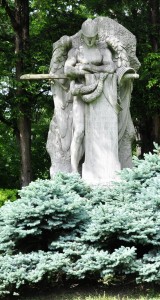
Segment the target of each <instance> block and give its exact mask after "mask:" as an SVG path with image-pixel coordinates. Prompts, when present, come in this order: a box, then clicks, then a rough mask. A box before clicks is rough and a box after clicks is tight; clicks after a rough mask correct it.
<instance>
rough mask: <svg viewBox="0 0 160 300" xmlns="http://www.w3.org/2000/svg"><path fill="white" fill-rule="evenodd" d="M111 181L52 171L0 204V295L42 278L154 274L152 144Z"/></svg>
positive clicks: (155, 277) (155, 173)
mask: <svg viewBox="0 0 160 300" xmlns="http://www.w3.org/2000/svg"><path fill="white" fill-rule="evenodd" d="M155 147H156V149H155V152H154V154H151V153H149V154H146V155H145V157H144V160H138V159H137V158H135V159H134V162H135V167H134V168H133V169H132V170H131V169H124V170H123V171H121V172H120V175H121V181H119V182H116V183H114V184H113V186H112V187H108V188H106V189H104V188H97V189H95V188H91V187H88V186H87V185H86V184H85V183H84V182H83V181H82V180H81V179H80V177H79V176H78V175H72V174H57V176H55V178H54V180H37V181H36V182H32V183H31V184H30V185H29V186H28V187H26V188H24V189H22V190H21V191H20V197H21V198H20V199H18V200H16V201H15V202H13V203H9V202H8V203H6V204H5V205H4V206H3V207H1V209H0V294H1V295H5V294H7V293H8V294H9V293H17V292H18V291H20V289H21V287H22V286H23V285H31V286H32V285H35V284H37V283H38V282H41V281H43V280H44V279H45V280H47V281H48V282H58V280H59V279H60V278H62V277H63V279H70V280H73V279H76V280H81V279H84V278H85V279H91V278H94V279H96V280H97V281H99V280H100V281H101V282H104V283H107V284H108V283H109V282H112V281H115V280H117V279H118V280H121V281H122V279H127V278H128V279H129V278H132V279H134V280H135V281H137V282H138V283H140V282H149V283H150V282H154V283H159V281H160V251H159V250H160V149H159V147H158V146H157V145H155Z"/></svg>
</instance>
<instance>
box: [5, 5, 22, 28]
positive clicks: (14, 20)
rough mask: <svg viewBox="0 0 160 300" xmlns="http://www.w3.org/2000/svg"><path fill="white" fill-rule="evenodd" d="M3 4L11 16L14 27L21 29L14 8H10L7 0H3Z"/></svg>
mask: <svg viewBox="0 0 160 300" xmlns="http://www.w3.org/2000/svg"><path fill="white" fill-rule="evenodd" d="M1 5H2V7H3V8H4V9H5V11H6V13H7V15H8V17H9V18H10V21H11V24H12V27H13V29H14V30H15V31H17V30H18V29H19V24H18V23H17V22H16V19H15V16H14V15H15V12H14V10H13V9H11V8H10V6H9V5H8V2H7V1H6V0H1Z"/></svg>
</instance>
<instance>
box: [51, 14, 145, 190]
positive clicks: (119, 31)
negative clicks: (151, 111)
mask: <svg viewBox="0 0 160 300" xmlns="http://www.w3.org/2000/svg"><path fill="white" fill-rule="evenodd" d="M135 51H136V40H135V37H134V36H133V35H132V34H131V33H130V32H129V31H128V30H127V29H125V28H124V27H123V26H121V25H120V24H118V23H117V22H115V21H113V20H111V19H109V18H107V17H98V18H96V19H94V20H91V19H88V20H86V21H85V22H84V23H83V24H82V27H81V30H80V31H79V32H78V33H77V34H75V35H74V36H72V37H68V36H64V37H62V38H61V39H60V40H59V41H58V42H56V43H54V45H53V56H52V60H51V64H50V75H52V74H54V75H55V76H56V75H57V78H58V76H59V78H61V79H54V81H52V84H51V87H52V93H53V98H54V105H55V112H54V116H53V119H52V121H51V124H50V130H49V134H48V141H47V150H48V152H49V154H50V157H51V163H52V165H51V172H50V173H51V177H52V176H53V175H54V174H55V173H56V172H57V171H65V172H80V173H81V174H82V178H83V179H84V180H86V181H87V182H88V183H90V184H94V185H96V184H102V185H105V184H107V183H108V182H109V181H111V180H113V179H116V172H117V171H119V170H120V169H122V168H125V167H132V159H131V158H132V149H131V143H132V140H133V139H134V135H135V130H134V126H133V123H132V119H131V115H130V99H131V92H132V86H133V79H134V78H138V75H137V74H136V71H137V70H138V68H139V66H140V63H139V61H138V59H137V58H136V54H135ZM62 74H63V75H65V76H64V77H63V76H62V77H63V78H62V77H61V75H62Z"/></svg>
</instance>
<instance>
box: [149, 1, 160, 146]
mask: <svg viewBox="0 0 160 300" xmlns="http://www.w3.org/2000/svg"><path fill="white" fill-rule="evenodd" d="M149 20H150V24H151V28H150V41H151V46H152V51H153V52H157V51H158V46H159V39H160V1H159V0H149ZM150 135H151V140H152V144H153V142H154V141H155V142H157V143H160V114H158V113H157V114H155V115H154V116H153V118H152V130H151V133H150ZM152 147H153V146H152Z"/></svg>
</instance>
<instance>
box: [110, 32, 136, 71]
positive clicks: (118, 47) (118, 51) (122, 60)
mask: <svg viewBox="0 0 160 300" xmlns="http://www.w3.org/2000/svg"><path fill="white" fill-rule="evenodd" d="M106 42H107V44H108V45H109V47H110V48H111V49H112V50H113V51H114V54H115V55H114V61H115V63H116V64H117V68H120V67H126V68H127V67H129V66H130V63H129V59H128V55H127V52H126V50H125V48H124V46H123V44H122V43H121V42H120V40H119V39H117V38H116V37H115V36H108V37H107V39H106Z"/></svg>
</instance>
